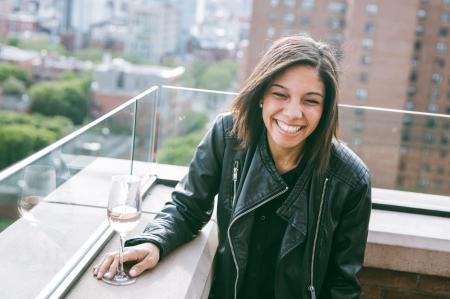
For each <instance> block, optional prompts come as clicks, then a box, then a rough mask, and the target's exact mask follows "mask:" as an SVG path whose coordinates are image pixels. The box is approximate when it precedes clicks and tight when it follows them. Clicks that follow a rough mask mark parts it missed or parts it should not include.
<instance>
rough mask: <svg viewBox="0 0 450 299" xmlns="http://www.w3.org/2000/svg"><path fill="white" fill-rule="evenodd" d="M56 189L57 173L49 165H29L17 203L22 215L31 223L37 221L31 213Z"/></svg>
mask: <svg viewBox="0 0 450 299" xmlns="http://www.w3.org/2000/svg"><path fill="white" fill-rule="evenodd" d="M55 189H56V171H55V168H54V167H53V166H49V165H39V164H35V165H29V166H27V167H26V168H25V170H24V175H23V181H22V194H21V197H20V199H19V201H18V202H17V206H18V210H19V213H20V215H22V217H23V218H24V219H26V220H28V221H30V222H31V223H36V222H37V219H36V218H35V216H34V215H33V214H32V213H31V212H30V211H31V209H33V208H34V207H35V206H36V205H37V204H39V202H41V201H42V200H43V199H44V198H45V197H46V196H47V195H49V194H50V193H51V192H52V191H54V190H55Z"/></svg>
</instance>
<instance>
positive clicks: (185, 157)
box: [158, 111, 208, 165]
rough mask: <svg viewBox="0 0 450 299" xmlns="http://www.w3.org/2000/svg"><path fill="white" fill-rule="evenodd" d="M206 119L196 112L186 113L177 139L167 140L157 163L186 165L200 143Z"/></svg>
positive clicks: (160, 151)
mask: <svg viewBox="0 0 450 299" xmlns="http://www.w3.org/2000/svg"><path fill="white" fill-rule="evenodd" d="M207 122H208V117H207V116H206V115H205V114H203V113H201V112H196V111H188V112H187V113H186V114H185V118H184V120H183V123H182V130H181V132H180V134H179V135H180V136H179V137H174V138H171V139H169V140H167V142H166V143H165V144H164V145H163V146H162V147H161V149H160V150H159V156H158V161H159V162H160V163H165V164H173V165H188V164H189V162H190V161H191V159H192V157H193V155H194V152H195V148H196V147H197V144H198V143H199V142H200V140H201V138H202V136H203V134H204V132H205V129H206V124H207Z"/></svg>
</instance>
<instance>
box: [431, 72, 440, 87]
mask: <svg viewBox="0 0 450 299" xmlns="http://www.w3.org/2000/svg"><path fill="white" fill-rule="evenodd" d="M431 81H433V83H435V84H439V83H441V81H442V75H441V74H438V73H434V74H433V76H431Z"/></svg>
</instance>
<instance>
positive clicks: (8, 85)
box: [0, 77, 26, 95]
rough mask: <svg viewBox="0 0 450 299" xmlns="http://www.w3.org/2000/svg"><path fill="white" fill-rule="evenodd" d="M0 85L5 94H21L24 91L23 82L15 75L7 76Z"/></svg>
mask: <svg viewBox="0 0 450 299" xmlns="http://www.w3.org/2000/svg"><path fill="white" fill-rule="evenodd" d="M0 86H1V88H2V90H3V93H4V94H6V95H22V94H24V93H25V91H26V87H25V84H24V83H23V82H22V81H20V80H19V79H17V78H16V77H8V78H7V79H6V80H5V81H3V82H2V83H1V84H0Z"/></svg>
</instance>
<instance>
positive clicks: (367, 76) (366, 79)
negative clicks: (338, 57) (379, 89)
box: [359, 73, 369, 83]
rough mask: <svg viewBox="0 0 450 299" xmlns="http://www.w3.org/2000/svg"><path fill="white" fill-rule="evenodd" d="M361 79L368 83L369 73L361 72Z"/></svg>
mask: <svg viewBox="0 0 450 299" xmlns="http://www.w3.org/2000/svg"><path fill="white" fill-rule="evenodd" d="M359 81H360V82H363V83H366V82H367V81H369V75H368V74H367V73H361V74H359Z"/></svg>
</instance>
